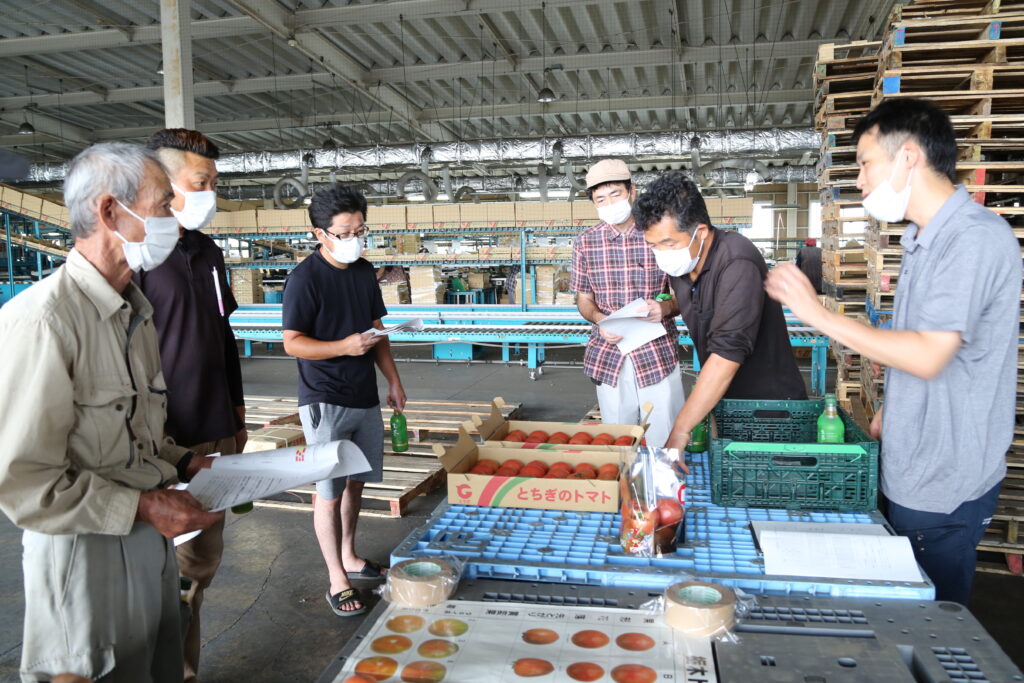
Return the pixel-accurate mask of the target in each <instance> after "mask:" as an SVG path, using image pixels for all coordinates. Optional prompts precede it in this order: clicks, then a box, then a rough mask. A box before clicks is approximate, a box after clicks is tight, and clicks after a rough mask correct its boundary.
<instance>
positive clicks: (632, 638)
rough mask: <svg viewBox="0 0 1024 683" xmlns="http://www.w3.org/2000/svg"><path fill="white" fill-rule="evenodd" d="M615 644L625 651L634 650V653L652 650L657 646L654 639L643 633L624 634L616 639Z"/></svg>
mask: <svg viewBox="0 0 1024 683" xmlns="http://www.w3.org/2000/svg"><path fill="white" fill-rule="evenodd" d="M615 644H616V645H618V646H619V647H621V648H622V649H623V650H632V651H633V652H641V651H643V650H650V649H651V648H652V647H654V645H655V643H654V638H651V637H650V636H649V635H646V634H643V633H623V634H622V635H620V636H619V637H618V638H616V639H615Z"/></svg>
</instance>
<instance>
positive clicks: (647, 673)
mask: <svg viewBox="0 0 1024 683" xmlns="http://www.w3.org/2000/svg"><path fill="white" fill-rule="evenodd" d="M612 680H613V681H615V683H654V682H655V681H656V680H658V672H657V671H655V670H654V669H652V668H651V667H649V666H644V665H643V664H620V665H619V666H617V667H615V668H614V669H612Z"/></svg>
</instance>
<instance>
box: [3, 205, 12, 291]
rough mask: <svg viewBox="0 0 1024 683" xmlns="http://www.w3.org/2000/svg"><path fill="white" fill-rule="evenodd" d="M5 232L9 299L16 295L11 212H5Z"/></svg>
mask: <svg viewBox="0 0 1024 683" xmlns="http://www.w3.org/2000/svg"><path fill="white" fill-rule="evenodd" d="M4 233H5V236H6V238H7V241H6V242H5V244H6V245H7V297H6V298H5V300H8V299H10V298H12V297H13V296H14V250H13V249H11V214H9V213H5V214H4Z"/></svg>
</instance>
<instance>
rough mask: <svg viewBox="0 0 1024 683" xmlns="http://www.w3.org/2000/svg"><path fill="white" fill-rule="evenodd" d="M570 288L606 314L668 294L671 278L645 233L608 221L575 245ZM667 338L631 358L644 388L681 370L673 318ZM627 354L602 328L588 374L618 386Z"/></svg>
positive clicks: (587, 357) (590, 352) (586, 364)
mask: <svg viewBox="0 0 1024 683" xmlns="http://www.w3.org/2000/svg"><path fill="white" fill-rule="evenodd" d="M569 289H571V290H573V291H575V292H579V293H580V294H592V295H593V297H594V304H595V305H596V306H597V308H598V310H600V311H601V312H602V313H605V314H609V313H613V312H615V311H617V310H618V309H620V308H622V307H623V306H625V305H626V304H628V303H630V302H631V301H634V300H636V299H653V298H654V297H656V296H657V295H659V294H662V293H665V292H668V291H669V289H668V276H667V275H666V274H665V273H664V272H662V270H661V269H659V268H658V264H657V262H656V261H655V260H654V252H653V251H651V248H650V247H648V246H647V242H645V241H644V236H643V233H641V232H640V231H639V230H637V229H636V226H635V225H631V226H630V227H629V228H628V229H627V230H626V231H625V232H619V231H618V230H616V229H615V228H613V227H612V226H610V225H608V224H607V223H605V222H604V221H601V222H599V223H598V224H597V225H595V226H593V227H591V228H588V229H586V230H584V231H583V232H581V233H580V234H579V236H578V237H577V238H576V239H575V240H574V241H573V244H572V280H571V283H570V285H569ZM662 324H663V325H664V326H665V331H666V333H667V334H666V335H665V336H663V337H659V338H658V339H655V340H653V341H649V342H647V343H646V344H644V345H643V346H641V347H640V348H638V349H637V350H635V351H633V352H632V353H630V354H629V357H630V359H631V360H632V361H633V368H634V369H635V371H636V379H637V384H638V385H639V386H641V387H646V386H650V385H652V384H656V383H658V382H660V381H661V380H663V379H665V377H667V376H668V375H669V373H671V372H672V371H673V370H675V369H676V368H677V367H678V366H679V347H678V346H677V342H678V339H679V332H678V331H677V330H676V323H675V320H673V319H666V320H663V321H662ZM622 360H623V355H622V354H621V353H620V352H619V349H618V347H617V346H615V345H614V344H610V343H609V342H607V341H605V340H604V338H602V337H601V334H600V332H599V331H598V327H597V325H592V326H591V329H590V339H589V340H588V341H587V349H586V351H585V352H584V354H583V371H584V372H585V373H586V374H587V376H588V377H591V378H593V379H595V380H597V381H598V382H601V383H603V384H609V385H611V386H613V387H614V386H618V383H619V370H620V369H621V368H622Z"/></svg>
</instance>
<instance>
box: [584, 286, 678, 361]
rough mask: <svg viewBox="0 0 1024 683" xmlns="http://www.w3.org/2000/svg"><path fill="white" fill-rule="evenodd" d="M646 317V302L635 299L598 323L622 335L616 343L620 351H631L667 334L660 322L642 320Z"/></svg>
mask: <svg viewBox="0 0 1024 683" xmlns="http://www.w3.org/2000/svg"><path fill="white" fill-rule="evenodd" d="M646 317H647V302H646V301H644V300H643V299H636V300H634V301H631V302H630V303H628V304H626V305H625V306H623V307H622V308H620V309H619V310H617V311H615V312H614V313H611V314H609V316H608V317H607V318H605V319H604V320H602V321H601V322H599V323H598V325H600V326H601V327H603V328H604V329H606V330H608V331H609V332H612V333H613V334H617V335H619V336H621V337H622V341H620V342H619V343H618V344H616V346H617V347H619V351H620V352H622V353H632V352H633V351H636V350H637V349H639V348H640V347H641V346H643V345H644V344H646V343H647V342H649V341H654V340H655V339H657V338H659V337H664V336H665V335H666V334H668V333H667V332H666V331H665V326H664V325H662V324H661V323H652V322H647V321H646V320H643V318H646Z"/></svg>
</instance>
